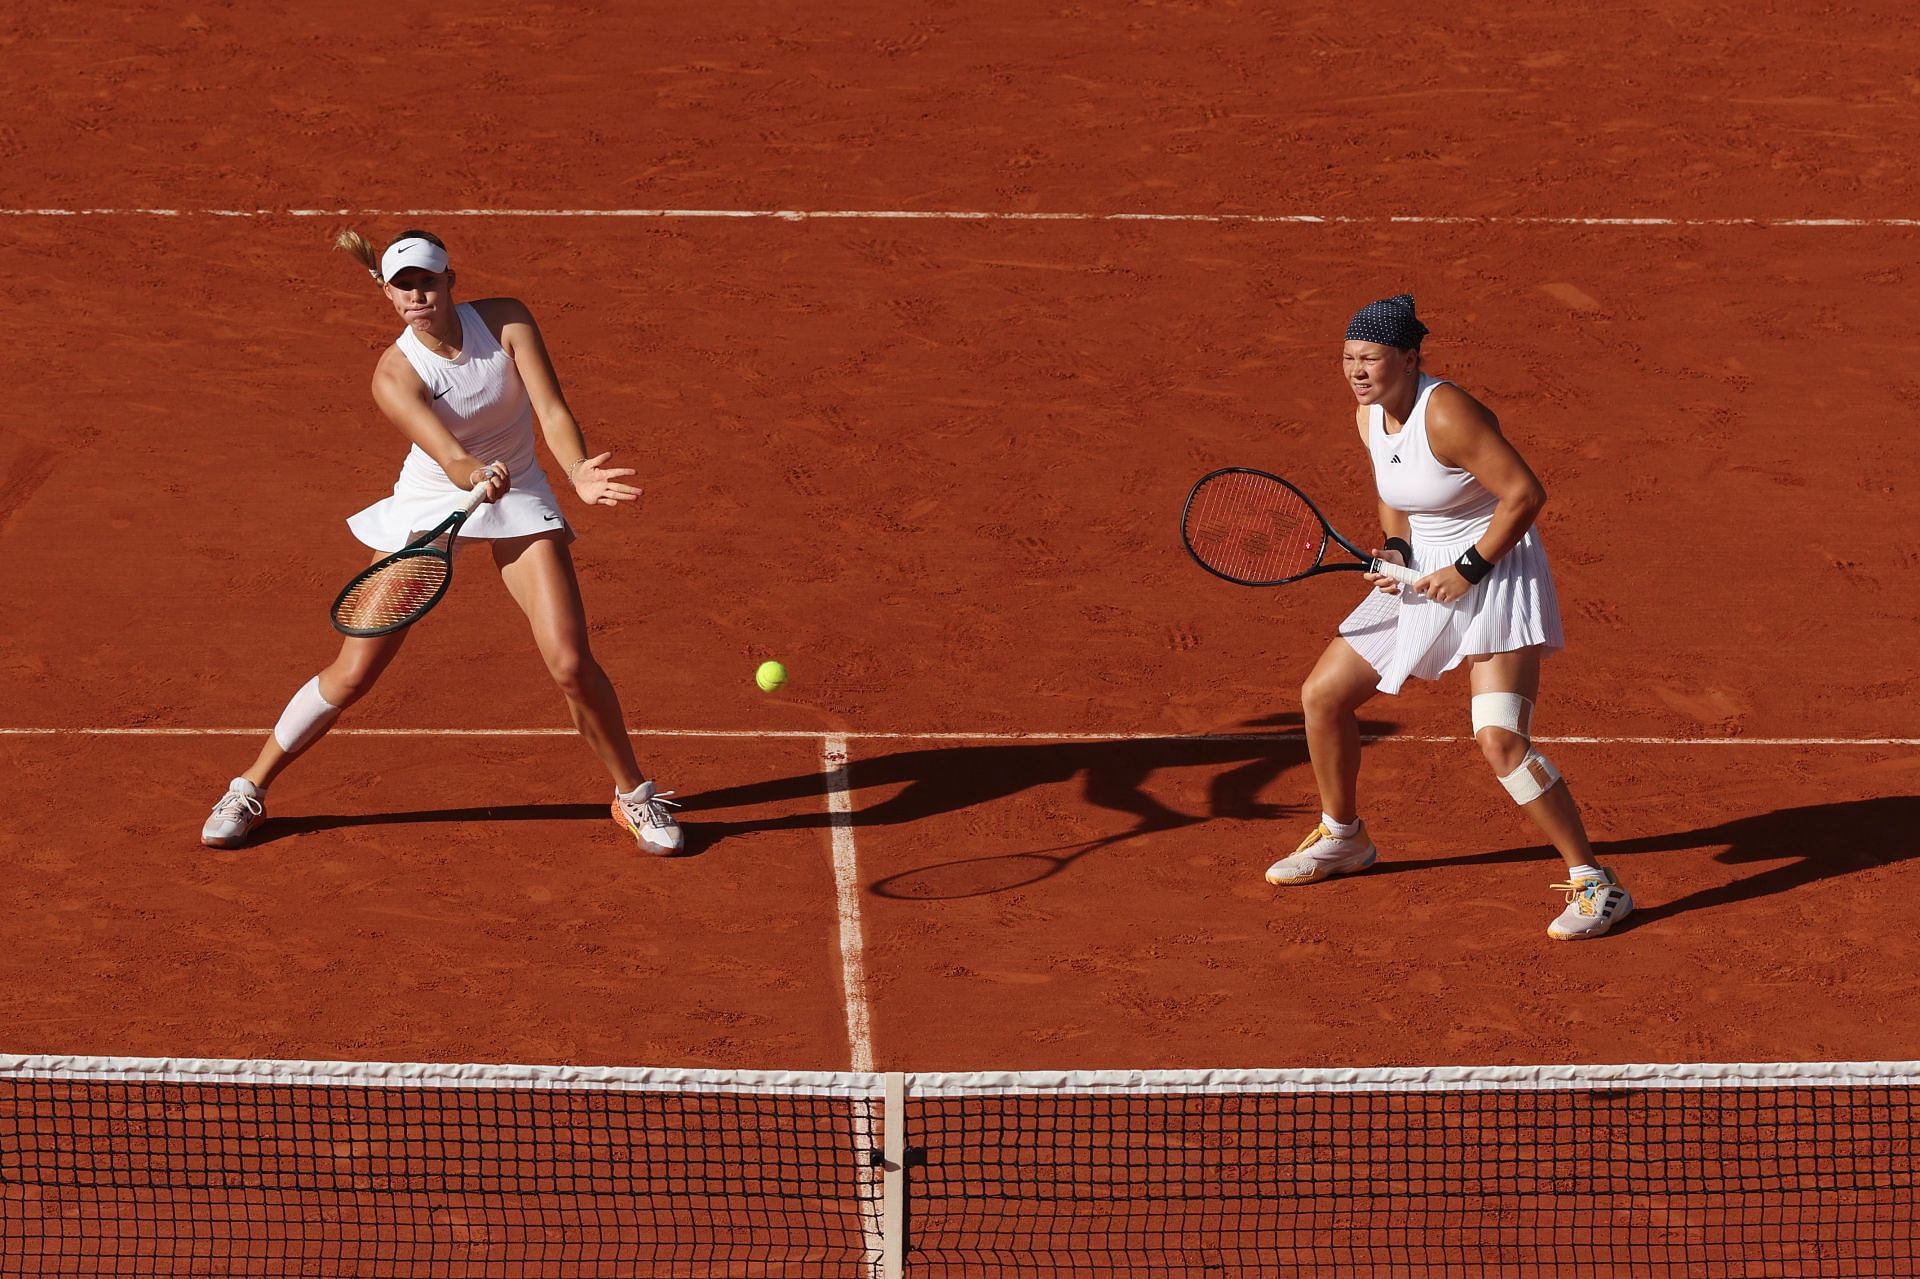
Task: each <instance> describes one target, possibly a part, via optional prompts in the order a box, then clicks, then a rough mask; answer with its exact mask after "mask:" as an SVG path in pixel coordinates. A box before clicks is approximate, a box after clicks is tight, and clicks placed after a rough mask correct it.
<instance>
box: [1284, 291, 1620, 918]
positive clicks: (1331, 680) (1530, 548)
mask: <svg viewBox="0 0 1920 1279" xmlns="http://www.w3.org/2000/svg"><path fill="white" fill-rule="evenodd" d="M1426 336H1427V326H1426V325H1425V324H1423V323H1421V322H1420V319H1419V317H1418V315H1417V314H1416V311H1415V307H1414V301H1413V298H1412V296H1411V295H1409V294H1404V293H1403V294H1400V295H1399V296H1397V297H1391V298H1385V299H1382V300H1380V301H1378V302H1372V303H1369V304H1368V305H1366V306H1364V307H1362V308H1361V309H1360V311H1359V312H1358V313H1357V314H1356V315H1355V316H1354V317H1353V321H1352V323H1351V324H1349V325H1348V326H1347V333H1346V341H1345V345H1344V347H1343V348H1342V351H1341V366H1342V368H1343V370H1344V372H1345V375H1346V379H1347V385H1348V387H1349V388H1351V390H1352V391H1353V395H1354V399H1355V400H1356V401H1357V402H1358V409H1357V411H1356V413H1355V417H1354V421H1355V426H1356V428H1357V430H1358V432H1359V435H1360V441H1361V443H1362V444H1363V445H1364V446H1365V447H1366V449H1367V452H1368V454H1369V456H1370V457H1371V458H1372V460H1373V475H1374V483H1375V487H1376V488H1377V489H1378V492H1379V499H1380V526H1381V529H1382V530H1383V546H1382V547H1381V548H1378V549H1376V550H1375V554H1376V555H1380V556H1382V557H1383V558H1386V559H1389V560H1395V561H1397V562H1399V563H1401V564H1404V565H1407V566H1408V567H1410V568H1413V569H1414V570H1416V571H1417V572H1419V573H1420V574H1421V575H1422V576H1421V578H1420V580H1419V581H1418V582H1416V583H1414V584H1413V585H1411V586H1408V587H1405V588H1403V587H1402V586H1401V585H1400V584H1399V583H1398V582H1396V581H1395V580H1394V579H1392V578H1390V577H1387V576H1384V575H1381V574H1373V573H1369V574H1367V581H1368V582H1369V583H1371V585H1372V588H1373V589H1372V591H1371V593H1369V595H1368V596H1367V598H1366V599H1365V600H1363V601H1361V603H1360V605H1359V607H1357V608H1355V609H1354V610H1353V612H1352V613H1351V614H1349V615H1348V616H1347V619H1346V620H1345V621H1344V622H1342V623H1341V624H1340V629H1339V634H1338V636H1337V637H1336V638H1335V639H1334V640H1333V641H1332V642H1331V643H1329V644H1328V645H1327V648H1326V650H1325V651H1324V652H1323V653H1322V654H1321V655H1320V660H1319V661H1318V662H1317V663H1316V664H1315V666H1314V668H1313V671H1312V673H1311V674H1310V675H1308V676H1307V680H1306V683H1305V684H1304V685H1302V687H1301V690H1300V705H1301V710H1302V712H1303V713H1304V716H1305V720H1306V730H1307V746H1308V751H1309V754H1310V755H1311V757H1312V760H1313V773H1314V780H1315V781H1316V783H1318V786H1319V789H1320V807H1321V815H1320V822H1319V824H1318V825H1317V826H1315V828H1314V830H1313V832H1312V833H1311V834H1309V835H1308V836H1307V837H1306V839H1305V840H1304V841H1302V842H1301V844H1300V847H1299V848H1298V849H1296V850H1295V851H1294V852H1293V853H1292V854H1290V855H1289V856H1286V857H1283V858H1281V859H1280V860H1279V861H1277V862H1275V863H1274V864H1273V865H1272V866H1271V867H1269V868H1268V870H1267V881H1268V882H1269V883H1272V884H1281V885H1294V884H1311V883H1316V882H1318V881H1320V880H1323V879H1326V878H1328V877H1330V876H1333V875H1350V874H1353V873H1355V872H1357V871H1362V870H1365V869H1366V868H1367V867H1368V866H1371V865H1372V864H1373V862H1374V859H1375V858H1376V857H1377V856H1378V850H1377V848H1376V847H1375V845H1374V842H1373V838H1372V836H1371V835H1370V834H1369V833H1368V831H1367V828H1366V825H1365V823H1364V822H1362V821H1361V819H1360V810H1359V781H1360V720H1359V709H1360V707H1361V706H1362V705H1364V704H1365V703H1366V702H1367V701H1368V699H1370V698H1371V697H1373V696H1374V694H1376V693H1390V694H1391V693H1398V692H1399V691H1400V689H1401V687H1402V686H1403V685H1404V684H1405V683H1406V681H1407V680H1409V679H1426V680H1437V679H1439V678H1440V677H1441V676H1442V675H1444V674H1446V673H1447V672H1448V671H1451V670H1453V669H1454V668H1456V667H1458V666H1462V665H1464V666H1466V668H1467V682H1468V686H1469V688H1470V690H1471V694H1472V696H1471V702H1470V706H1469V711H1470V714H1471V717H1472V724H1473V736H1474V740H1475V741H1476V742H1478V743H1479V746H1480V750H1481V753H1482V754H1483V755H1484V756H1485V757H1486V762H1487V764H1488V766H1489V767H1491V768H1492V770H1493V775H1494V777H1495V778H1497V779H1498V780H1499V783H1500V785H1501V786H1502V787H1503V788H1505V790H1506V792H1507V794H1508V795H1509V796H1510V797H1511V798H1512V800H1513V802H1514V803H1515V804H1516V805H1518V806H1519V808H1520V811H1521V812H1523V813H1525V814H1526V815H1527V817H1528V818H1529V819H1530V820H1531V821H1532V822H1533V824H1534V825H1535V826H1536V827H1538V828H1539V830H1540V832H1541V833H1542V834H1543V835H1545V836H1546V838H1547V840H1548V841H1549V842H1550V843H1552V845H1553V846H1554V848H1555V849H1557V850H1558V851H1559V853H1560V856H1561V858H1562V859H1563V860H1564V861H1565V862H1566V865H1567V878H1566V881H1565V882H1563V883H1558V884H1555V885H1554V887H1555V888H1556V889H1558V890H1559V891H1561V892H1563V893H1564V894H1565V896H1566V909H1565V910H1563V911H1561V912H1560V914H1559V915H1558V916H1557V917H1556V918H1555V919H1554V920H1553V922H1552V923H1551V924H1550V925H1549V926H1548V928H1547V935H1548V936H1550V937H1553V938H1555V939H1557V940H1561V941H1578V940H1582V939H1585V938H1591V937H1598V936H1600V935H1601V934H1602V933H1605V932H1606V931H1607V930H1608V929H1610V928H1612V927H1613V926H1614V925H1615V924H1618V923H1619V922H1620V921H1621V920H1622V919H1623V918H1625V917H1626V915H1627V913H1628V912H1629V911H1631V910H1632V909H1633V899H1632V897H1630V896H1629V895H1628V894H1627V890H1626V889H1625V888H1623V887H1621V885H1620V882H1619V880H1617V879H1616V878H1615V877H1614V876H1613V874H1612V872H1610V871H1608V870H1606V869H1604V868H1602V867H1601V866H1600V865H1599V864H1598V863H1597V862H1596V861H1595V859H1594V854H1593V847H1592V845H1591V844H1590V843H1589V841H1588V839H1587V832H1586V828H1585V827H1584V825H1583V824H1582V823H1581V820H1580V810H1579V808H1578V807H1577V806H1576V805H1575V804H1574V801H1573V795H1572V793H1571V792H1570V791H1569V790H1568V788H1567V784H1566V782H1565V780H1564V779H1563V778H1562V777H1561V775H1560V770H1559V769H1558V768H1556V767H1555V766H1554V764H1553V762H1552V761H1551V760H1549V759H1548V758H1547V757H1546V756H1545V755H1544V754H1542V753H1541V752H1540V751H1539V750H1538V749H1537V748H1536V747H1535V746H1534V745H1533V742H1532V740H1531V738H1532V721H1533V709H1534V703H1535V702H1536V701H1537V700H1538V698H1539V695H1540V665H1541V660H1542V659H1543V658H1544V657H1546V656H1547V654H1549V653H1552V652H1554V651H1556V650H1558V649H1560V648H1562V647H1563V646H1564V643H1565V641H1564V639H1563V638H1562V635H1561V629H1560V607H1559V602H1558V600H1557V598H1556V597H1555V594H1554V589H1553V576H1552V574H1551V572H1550V571H1549V569H1548V567H1547V553H1546V550H1545V549H1544V548H1543V547H1542V546H1541V544H1540V538H1539V534H1538V533H1537V532H1536V531H1535V529H1534V521H1535V519H1536V518H1537V517H1538V516H1539V514H1540V509H1541V507H1542V506H1543V505H1544V504H1545V503H1546V490H1545V489H1543V488H1542V487H1541V484H1540V481H1539V480H1538V479H1537V478H1536V477H1535V476H1534V474H1533V471H1532V470H1531V469H1529V468H1528V466H1527V463H1526V461H1525V459H1523V458H1522V457H1521V456H1520V454H1519V453H1518V452H1517V451H1516V450H1515V449H1514V447H1513V445H1512V444H1511V443H1509V442H1508V440H1507V439H1506V437H1505V436H1504V435H1503V434H1501V431H1500V424H1499V421H1498V420H1497V419H1496V418H1495V417H1494V415H1493V414H1492V413H1491V412H1489V411H1488V410H1487V408H1486V407H1485V406H1484V405H1482V404H1481V403H1480V402H1479V401H1478V400H1476V399H1474V398H1473V397H1472V396H1471V395H1468V394H1467V393H1466V392H1465V391H1463V390H1461V389H1460V388H1459V387H1458V386H1455V385H1454V384H1453V383H1451V382H1448V381H1445V380H1443V379H1441V378H1436V377H1433V376H1431V375H1429V374H1428V373H1426V372H1425V370H1424V368H1423V363H1422V356H1421V343H1422V341H1423V340H1424V339H1425V338H1426Z"/></svg>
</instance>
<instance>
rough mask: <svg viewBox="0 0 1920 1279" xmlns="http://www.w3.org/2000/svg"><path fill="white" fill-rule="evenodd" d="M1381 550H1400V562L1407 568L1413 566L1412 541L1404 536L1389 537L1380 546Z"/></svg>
mask: <svg viewBox="0 0 1920 1279" xmlns="http://www.w3.org/2000/svg"><path fill="white" fill-rule="evenodd" d="M1380 549H1381V550H1383V551H1398V552H1400V562H1401V563H1402V564H1405V565H1406V566H1407V567H1408V568H1412V567H1413V543H1412V542H1409V541H1408V540H1407V539H1406V538H1404V537H1390V538H1388V539H1387V540H1386V541H1385V542H1384V543H1383V544H1382V545H1381V547H1380Z"/></svg>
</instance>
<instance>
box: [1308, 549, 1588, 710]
mask: <svg viewBox="0 0 1920 1279" xmlns="http://www.w3.org/2000/svg"><path fill="white" fill-rule="evenodd" d="M1484 531H1485V528H1484V526H1482V527H1481V528H1480V529H1479V530H1478V531H1476V532H1475V533H1474V535H1473V536H1471V537H1467V538H1465V539H1464V540H1462V541H1459V542H1454V543H1449V544H1444V545H1443V544H1437V543H1436V544H1433V545H1420V544H1416V545H1415V546H1414V548H1413V567H1414V568H1416V569H1418V570H1419V571H1420V572H1422V573H1431V572H1433V571H1434V570H1436V569H1439V568H1442V567H1444V566H1446V565H1448V564H1451V563H1453V562H1454V561H1455V560H1457V559H1459V558H1460V556H1461V554H1462V553H1463V552H1465V551H1466V549H1467V548H1468V547H1469V546H1472V545H1473V544H1474V543H1475V542H1477V541H1478V540H1479V534H1480V533H1481V532H1484ZM1340 637H1341V638H1342V639H1344V640H1346V641H1347V643H1349V644H1351V645H1353V648H1354V651H1355V652H1357V653H1359V654H1360V656H1362V657H1364V658H1366V659H1367V662H1368V664H1369V665H1371V666H1372V667H1373V669H1374V670H1376V671H1379V672H1380V691H1381V692H1383V693H1398V692H1399V691H1400V688H1401V686H1402V685H1403V684H1405V683H1406V682H1407V680H1409V679H1439V678H1440V677H1441V676H1442V675H1444V674H1446V672H1448V671H1450V670H1452V669H1453V668H1454V667H1456V666H1458V665H1460V663H1461V662H1464V661H1465V660H1466V659H1467V658H1469V657H1478V656H1481V655H1482V654H1487V653H1510V652H1513V651H1514V650H1516V649H1522V648H1532V647H1534V646H1535V645H1539V646H1541V647H1543V648H1545V649H1546V651H1547V652H1549V653H1551V652H1554V651H1555V650H1557V649H1561V648H1565V647H1566V638H1565V636H1564V635H1563V634H1562V632H1561V629H1560V601H1559V598H1558V597H1557V596H1556V595H1555V594H1554V590H1553V573H1552V571H1551V570H1550V569H1549V568H1548V566H1547V550H1546V548H1545V547H1544V546H1542V545H1541V544H1540V540H1539V538H1538V537H1536V536H1535V535H1534V532H1533V530H1532V529H1529V530H1527V535H1526V536H1525V537H1523V538H1521V539H1520V543H1519V545H1517V546H1515V547H1514V548H1513V549H1512V550H1510V551H1508V552H1507V553H1506V554H1505V555H1503V556H1501V557H1500V562H1499V563H1498V564H1495V565H1494V566H1493V572H1492V573H1490V574H1488V575H1487V577H1486V579H1485V580H1483V581H1482V582H1481V583H1480V584H1479V585H1478V586H1476V587H1474V588H1473V589H1472V590H1470V591H1468V592H1467V593H1466V594H1465V595H1464V596H1462V597H1461V598H1460V599H1459V600H1456V601H1455V602H1454V603H1452V604H1437V603H1435V602H1434V601H1432V600H1430V599H1428V598H1427V597H1426V596H1424V595H1420V594H1418V593H1417V592H1415V591H1413V590H1412V589H1411V588H1402V589H1401V592H1400V594H1398V595H1387V594H1384V593H1382V592H1380V591H1372V590H1370V591H1368V592H1367V597H1366V598H1365V599H1364V600H1362V601H1360V606H1359V607H1358V608H1356V609H1354V610H1353V612H1351V613H1349V614H1347V619H1346V620H1345V621H1344V622H1342V623H1340Z"/></svg>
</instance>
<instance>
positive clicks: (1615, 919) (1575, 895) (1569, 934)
mask: <svg viewBox="0 0 1920 1279" xmlns="http://www.w3.org/2000/svg"><path fill="white" fill-rule="evenodd" d="M1600 876H1601V877H1600V878H1599V879H1589V878H1582V879H1576V880H1570V881H1569V882H1567V883H1564V884H1555V885H1554V887H1555V888H1556V889H1558V890H1560V891H1561V892H1564V893H1565V894H1566V895H1567V908H1566V909H1565V910H1563V911H1561V912H1560V915H1559V917H1558V918H1557V919H1555V920H1554V921H1553V922H1552V923H1551V924H1548V925H1547V936H1549V937H1551V938H1553V939H1554V940H1555V941H1585V940H1586V939H1587V938H1589V937H1598V936H1599V935H1600V934H1602V933H1604V932H1606V931H1607V930H1608V929H1609V928H1612V927H1613V926H1614V925H1615V924H1617V923H1619V922H1620V921H1621V920H1623V919H1625V918H1626V917H1627V916H1628V915H1629V914H1631V913H1632V912H1633V895H1632V894H1630V893H1629V892H1627V890H1626V889H1624V888H1622V887H1621V886H1620V881H1619V880H1617V879H1615V878H1614V877H1613V872H1612V871H1610V870H1603V871H1601V872H1600Z"/></svg>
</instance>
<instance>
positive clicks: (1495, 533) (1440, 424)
mask: <svg viewBox="0 0 1920 1279" xmlns="http://www.w3.org/2000/svg"><path fill="white" fill-rule="evenodd" d="M1427 439H1428V442H1429V443H1430V444H1431V446H1432V448H1433V454H1434V458H1435V460H1436V461H1438V462H1440V463H1441V464H1442V465H1443V466H1454V467H1459V468H1460V469H1461V470H1464V471H1466V472H1467V473H1468V474H1470V475H1472V476H1473V478H1474V479H1476V480H1478V481H1480V483H1481V484H1482V485H1484V486H1485V487H1486V489H1487V491H1488V492H1490V493H1492V494H1493V495H1494V497H1495V498H1497V499H1498V500H1499V506H1498V507H1497V508H1496V509H1495V511H1494V514H1493V522H1492V524H1490V525H1489V526H1488V528H1487V531H1486V533H1485V534H1484V535H1483V536H1482V537H1481V539H1480V541H1479V543H1478V544H1477V548H1476V549H1478V550H1479V552H1480V554H1481V555H1482V556H1483V557H1484V558H1485V559H1487V560H1488V561H1497V560H1499V558H1500V557H1501V556H1502V555H1505V554H1506V553H1507V552H1508V551H1510V550H1512V549H1513V548H1514V546H1515V545H1516V544H1517V543H1518V542H1519V541H1520V539H1521V538H1523V537H1525V536H1526V533H1527V530H1528V529H1530V528H1532V527H1533V522H1534V520H1535V519H1537V518H1538V517H1539V515H1540V509H1541V508H1542V507H1543V506H1545V505H1546V504H1547V491H1546V489H1545V488H1544V487H1542V486H1541V484H1540V481H1539V479H1538V478H1537V477H1536V476H1535V475H1534V473H1533V471H1532V469H1531V468H1530V467H1528V466H1527V463H1526V459H1525V458H1523V457H1521V456H1520V454H1519V452H1518V451H1517V450H1516V449H1515V448H1514V447H1513V445H1512V444H1510V443H1508V441H1507V437H1506V436H1504V435H1502V434H1501V433H1500V422H1499V419H1497V418H1496V417H1494V415H1493V413H1492V412H1491V411H1490V410H1489V409H1488V408H1487V407H1486V406H1485V405H1483V404H1481V403H1480V402H1479V401H1478V400H1476V399H1474V398H1473V397H1472V396H1471V395H1468V394H1467V393H1466V392H1465V391H1462V390H1461V389H1460V388H1459V387H1457V386H1442V387H1439V388H1437V389H1436V390H1435V391H1434V393H1433V398H1432V399H1431V400H1430V401H1429V402H1428V404H1427Z"/></svg>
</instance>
